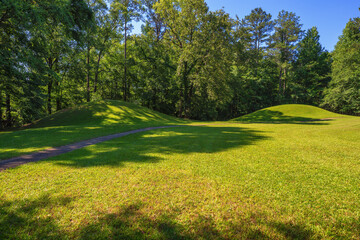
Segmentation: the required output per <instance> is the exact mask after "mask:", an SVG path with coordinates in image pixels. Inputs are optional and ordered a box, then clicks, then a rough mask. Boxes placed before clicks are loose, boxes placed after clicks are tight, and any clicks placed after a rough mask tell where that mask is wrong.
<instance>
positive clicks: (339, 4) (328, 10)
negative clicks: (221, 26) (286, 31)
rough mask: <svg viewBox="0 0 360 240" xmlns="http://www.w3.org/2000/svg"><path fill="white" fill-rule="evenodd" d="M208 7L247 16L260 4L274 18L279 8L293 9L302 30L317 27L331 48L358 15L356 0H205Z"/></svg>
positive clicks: (321, 38)
mask: <svg viewBox="0 0 360 240" xmlns="http://www.w3.org/2000/svg"><path fill="white" fill-rule="evenodd" d="M205 1H206V2H207V4H208V6H209V8H210V10H217V9H221V8H222V7H224V10H225V12H227V13H229V14H230V15H231V16H232V17H235V16H236V15H238V16H239V17H240V18H243V17H244V16H246V15H248V14H249V13H250V12H251V10H252V9H254V8H256V7H261V8H262V9H263V10H265V11H266V12H268V13H271V15H272V16H273V18H276V17H277V15H278V13H279V12H280V11H281V10H283V9H284V10H286V11H291V12H294V13H295V14H296V15H297V16H299V17H300V19H301V23H302V24H303V29H309V28H311V27H313V26H316V27H317V28H318V31H319V34H320V42H321V44H322V45H323V46H324V47H325V48H326V49H327V50H328V51H332V50H333V49H334V46H335V44H336V42H337V41H338V37H339V36H340V35H341V34H342V31H343V29H344V28H345V25H346V23H347V22H348V21H349V19H350V18H353V17H360V11H359V7H360V1H359V0H205Z"/></svg>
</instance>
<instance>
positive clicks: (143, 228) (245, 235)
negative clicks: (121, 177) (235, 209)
mask: <svg viewBox="0 0 360 240" xmlns="http://www.w3.org/2000/svg"><path fill="white" fill-rule="evenodd" d="M176 216H177V214H176V211H173V210H170V211H167V212H162V213H160V214H159V215H158V216H153V217H149V216H147V215H145V214H144V213H142V209H141V203H135V204H130V205H127V206H124V207H121V208H119V209H118V210H117V212H116V213H111V214H103V217H101V218H99V219H98V221H97V222H96V223H93V224H90V225H88V226H86V227H85V228H82V229H81V234H80V237H79V238H80V239H84V240H85V239H86V240H87V239H129V240H133V239H134V240H135V239H139V240H140V239H172V240H178V239H189V240H191V239H270V238H269V237H268V236H267V235H266V234H265V233H262V232H261V231H260V230H255V229H252V228H251V226H249V224H248V222H246V221H244V222H238V223H237V224H236V225H231V226H228V228H226V230H224V229H222V230H220V229H219V228H218V226H217V225H216V222H215V220H214V219H213V218H212V217H209V216H202V215H199V216H197V217H194V218H192V219H191V220H190V219H189V222H191V224H190V225H189V226H185V225H182V224H180V223H179V222H178V221H177V219H176ZM239 229H242V231H240V232H239Z"/></svg>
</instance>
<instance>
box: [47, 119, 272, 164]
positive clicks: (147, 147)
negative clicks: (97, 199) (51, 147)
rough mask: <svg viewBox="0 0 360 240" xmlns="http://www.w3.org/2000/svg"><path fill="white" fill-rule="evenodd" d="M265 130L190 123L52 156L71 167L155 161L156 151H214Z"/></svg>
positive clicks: (248, 142)
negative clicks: (191, 124) (190, 124)
mask: <svg viewBox="0 0 360 240" xmlns="http://www.w3.org/2000/svg"><path fill="white" fill-rule="evenodd" d="M268 138H269V137H267V136H265V135H263V133H262V132H260V131H256V130H251V129H246V128H241V127H210V126H191V127H190V126H188V127H178V128H173V129H171V130H170V129H163V130H156V131H150V132H142V133H137V134H134V135H132V136H128V137H124V138H118V139H114V140H112V141H107V142H103V143H101V145H97V147H96V148H83V149H79V150H76V151H74V152H70V153H67V154H65V155H60V156H58V157H55V158H52V159H49V160H48V161H56V162H57V164H59V165H64V166H72V167H93V166H105V165H107V166H122V165H123V163H125V162H138V163H141V162H144V163H155V162H158V161H160V160H164V159H162V158H160V157H157V156H154V154H158V153H161V154H163V155H172V154H177V153H181V154H191V153H215V152H221V151H225V150H227V149H231V148H238V147H242V146H246V145H251V144H255V143H256V142H257V141H261V140H265V139H268Z"/></svg>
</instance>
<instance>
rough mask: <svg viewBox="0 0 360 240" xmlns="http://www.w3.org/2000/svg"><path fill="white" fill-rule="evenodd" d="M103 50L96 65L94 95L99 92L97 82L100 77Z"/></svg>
mask: <svg viewBox="0 0 360 240" xmlns="http://www.w3.org/2000/svg"><path fill="white" fill-rule="evenodd" d="M101 55H102V50H100V52H99V56H98V60H97V63H96V69H95V76H94V93H96V91H97V82H98V76H99V68H100V60H101Z"/></svg>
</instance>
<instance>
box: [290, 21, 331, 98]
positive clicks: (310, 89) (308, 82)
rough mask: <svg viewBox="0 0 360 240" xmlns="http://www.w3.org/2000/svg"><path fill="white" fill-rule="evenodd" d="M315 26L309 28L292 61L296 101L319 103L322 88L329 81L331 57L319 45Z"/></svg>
mask: <svg viewBox="0 0 360 240" xmlns="http://www.w3.org/2000/svg"><path fill="white" fill-rule="evenodd" d="M319 39H320V36H319V33H318V31H317V28H316V27H313V28H311V29H309V30H308V31H307V32H306V34H305V37H304V38H303V39H302V40H301V41H300V43H299V46H298V53H297V59H296V62H295V63H294V69H295V72H294V77H293V78H294V79H293V84H295V85H297V87H296V89H297V90H296V91H293V98H296V101H297V102H301V103H306V104H314V105H319V104H320V101H321V99H322V97H323V90H324V89H325V87H326V86H327V85H328V83H329V81H330V73H331V57H330V54H329V53H328V52H327V51H326V50H325V49H324V48H323V47H322V46H321V44H320V42H319Z"/></svg>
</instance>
